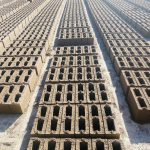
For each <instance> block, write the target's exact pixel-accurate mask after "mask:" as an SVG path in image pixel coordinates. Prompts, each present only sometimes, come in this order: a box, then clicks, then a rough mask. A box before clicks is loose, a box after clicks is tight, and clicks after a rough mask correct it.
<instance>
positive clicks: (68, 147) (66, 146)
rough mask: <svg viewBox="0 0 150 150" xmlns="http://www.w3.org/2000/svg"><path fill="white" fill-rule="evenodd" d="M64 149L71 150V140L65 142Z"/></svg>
mask: <svg viewBox="0 0 150 150" xmlns="http://www.w3.org/2000/svg"><path fill="white" fill-rule="evenodd" d="M64 150H71V142H69V141H65V142H64Z"/></svg>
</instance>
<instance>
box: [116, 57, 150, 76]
mask: <svg viewBox="0 0 150 150" xmlns="http://www.w3.org/2000/svg"><path fill="white" fill-rule="evenodd" d="M149 64H150V58H149V57H148V56H145V57H144V56H143V57H142V56H140V57H136V56H131V57H115V61H114V66H115V69H116V72H117V73H118V74H119V75H120V72H121V70H149V69H150V65H149Z"/></svg>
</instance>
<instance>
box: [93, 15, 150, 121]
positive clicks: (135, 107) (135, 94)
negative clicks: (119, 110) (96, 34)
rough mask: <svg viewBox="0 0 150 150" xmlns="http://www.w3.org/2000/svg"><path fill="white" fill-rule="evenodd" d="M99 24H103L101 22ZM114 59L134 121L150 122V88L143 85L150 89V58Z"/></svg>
mask: <svg viewBox="0 0 150 150" xmlns="http://www.w3.org/2000/svg"><path fill="white" fill-rule="evenodd" d="M94 17H95V16H94ZM109 17H111V15H110V16H109V14H108V18H109ZM95 19H99V18H96V17H95ZM116 20H117V19H116ZM99 23H100V24H101V22H99ZM118 24H119V21H118ZM103 39H104V36H103ZM104 40H105V39H104ZM105 44H106V43H105ZM107 47H108V49H109V52H110V51H111V50H112V48H116V49H117V47H113V45H107ZM121 48H122V47H121ZM121 48H120V49H121ZM125 48H127V47H125ZM123 56H124V55H123ZM113 59H114V65H115V68H116V71H117V73H118V74H119V75H120V73H121V75H120V79H121V83H122V86H123V89H124V91H125V93H126V96H127V101H128V103H129V106H130V108H131V111H132V114H133V117H134V120H135V121H137V122H140V123H145V122H149V121H150V120H149V116H150V111H149V104H150V102H149V99H150V97H149V95H150V94H149V93H150V92H149V88H146V87H144V86H143V83H142V82H145V85H146V86H148V87H149V72H148V70H149V63H150V60H149V57H148V56H147V57H144V55H141V56H140V57H135V56H132V57H118V56H114V58H113ZM122 70H127V72H126V71H122ZM129 70H131V72H130V73H129ZM141 70H145V71H143V72H140V71H141ZM121 71H122V72H121ZM138 71H139V72H138ZM125 74H126V75H127V76H125ZM131 74H132V75H131ZM130 75H131V77H134V81H135V83H132V82H131V83H129V82H130V81H129V80H128V78H130ZM128 76H129V77H128ZM141 80H142V81H141ZM134 81H133V82H134ZM134 85H136V86H142V87H134ZM132 86H133V87H132ZM127 93H128V94H127ZM143 116H144V117H143Z"/></svg>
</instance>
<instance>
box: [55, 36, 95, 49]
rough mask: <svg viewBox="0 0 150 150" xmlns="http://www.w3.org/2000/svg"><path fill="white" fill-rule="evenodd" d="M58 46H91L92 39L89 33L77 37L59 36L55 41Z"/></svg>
mask: <svg viewBox="0 0 150 150" xmlns="http://www.w3.org/2000/svg"><path fill="white" fill-rule="evenodd" d="M56 43H57V45H58V46H69V45H74V46H76V45H93V44H94V37H93V35H92V34H91V33H84V34H83V33H80V34H78V35H61V36H60V37H58V39H57V41H56Z"/></svg>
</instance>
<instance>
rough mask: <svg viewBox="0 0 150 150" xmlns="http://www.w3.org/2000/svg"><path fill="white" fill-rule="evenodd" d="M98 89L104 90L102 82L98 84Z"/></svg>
mask: <svg viewBox="0 0 150 150" xmlns="http://www.w3.org/2000/svg"><path fill="white" fill-rule="evenodd" d="M99 89H100V91H105V90H106V88H105V85H104V84H102V83H101V84H99Z"/></svg>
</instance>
